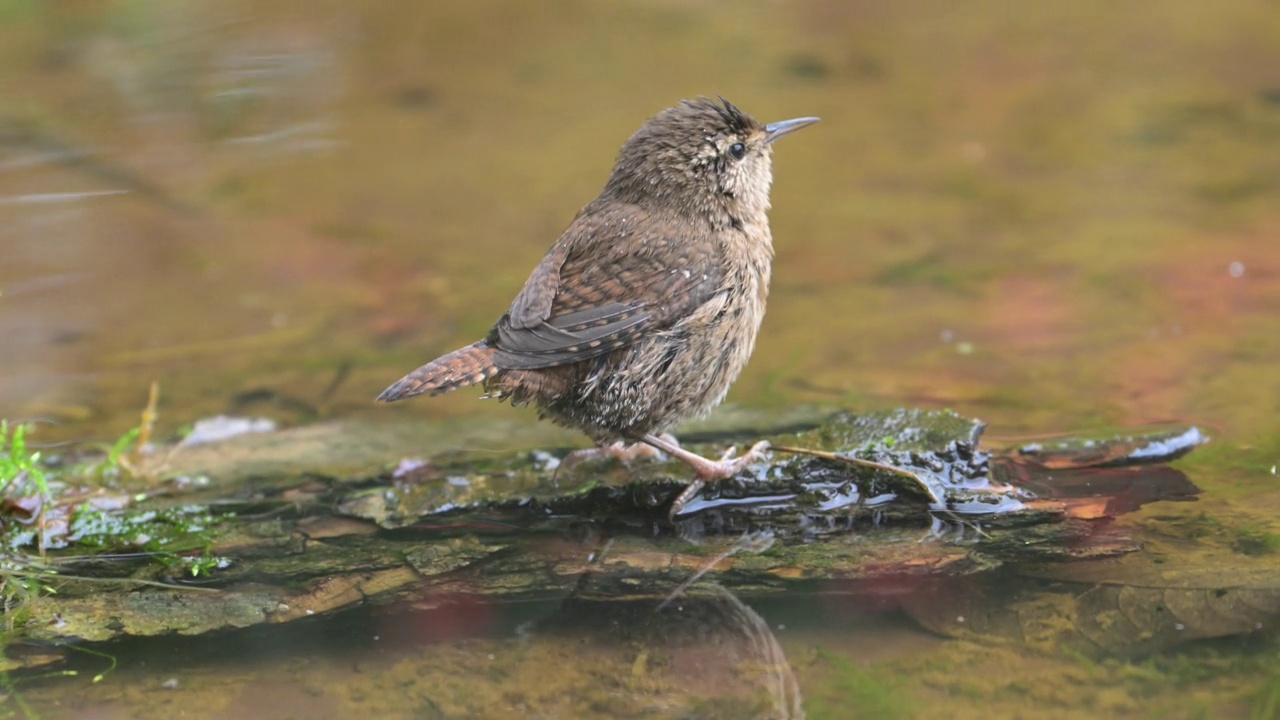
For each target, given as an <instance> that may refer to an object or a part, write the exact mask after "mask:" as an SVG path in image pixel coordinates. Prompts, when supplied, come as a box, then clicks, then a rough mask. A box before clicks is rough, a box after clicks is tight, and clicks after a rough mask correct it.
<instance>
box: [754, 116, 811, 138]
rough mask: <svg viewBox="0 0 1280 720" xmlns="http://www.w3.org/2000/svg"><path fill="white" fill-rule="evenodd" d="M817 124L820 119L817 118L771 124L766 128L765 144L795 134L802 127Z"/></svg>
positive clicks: (803, 118)
mask: <svg viewBox="0 0 1280 720" xmlns="http://www.w3.org/2000/svg"><path fill="white" fill-rule="evenodd" d="M816 122H818V118H816V117H802V118H792V119H790V120H783V121H782V122H776V123H769V124H768V125H765V126H764V141H765V144H768V143H771V142H773V141H774V140H777V139H778V138H780V137H782V136H783V135H786V134H787V133H791V132H795V131H796V130H799V129H800V128H802V127H807V126H809V125H812V124H814V123H816Z"/></svg>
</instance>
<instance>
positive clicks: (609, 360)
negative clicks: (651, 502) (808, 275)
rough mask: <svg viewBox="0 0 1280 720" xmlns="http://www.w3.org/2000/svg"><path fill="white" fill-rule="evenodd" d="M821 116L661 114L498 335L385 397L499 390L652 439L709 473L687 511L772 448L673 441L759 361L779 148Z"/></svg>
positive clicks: (598, 433)
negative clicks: (707, 449)
mask: <svg viewBox="0 0 1280 720" xmlns="http://www.w3.org/2000/svg"><path fill="white" fill-rule="evenodd" d="M817 120H818V118H813V117H803V118H796V119H793V120H784V121H782V122H776V123H770V124H768V125H764V124H761V123H759V122H757V121H756V120H755V119H754V118H752V117H751V116H750V115H747V114H746V113H744V112H743V111H741V110H739V109H738V108H737V107H735V106H734V105H733V104H732V103H730V102H728V101H727V100H724V99H720V100H719V101H716V100H711V99H707V98H698V99H696V100H684V101H681V103H680V104H679V105H677V106H676V107H673V108H669V109H667V110H664V111H662V112H660V113H658V114H657V115H655V116H654V117H652V118H650V119H649V120H648V121H647V122H645V124H644V125H643V126H642V127H641V128H640V129H639V130H637V131H636V133H635V134H634V135H632V136H631V138H630V139H629V140H627V142H626V143H625V144H624V145H623V146H622V149H621V150H620V151H619V153H618V159H617V162H616V163H615V164H614V167H613V172H612V174H611V175H610V176H609V181H608V182H607V183H606V184H605V186H604V190H602V191H601V192H600V195H599V197H597V198H596V199H595V200H593V201H591V203H590V204H588V205H587V206H586V207H584V208H583V209H582V210H581V211H579V212H578V215H577V216H576V217H575V218H574V219H573V222H571V223H570V224H569V227H568V228H567V229H566V230H565V231H564V233H563V234H562V235H561V236H560V239H559V240H557V241H556V243H555V244H554V245H552V246H551V249H550V250H549V251H548V252H547V254H546V257H544V258H543V259H542V262H541V263H539V264H538V266H537V267H536V268H535V269H534V271H533V274H532V275H530V276H529V279H528V280H527V281H526V282H525V284H524V289H522V290H521V291H520V293H519V294H518V295H517V296H516V299H515V301H514V302H512V303H511V307H510V309H508V310H507V312H506V314H504V315H503V316H502V317H501V318H500V319H499V320H498V322H497V324H496V325H494V326H493V329H492V330H490V331H489V334H488V335H486V336H485V338H484V340H481V341H480V342H478V343H475V344H474V345H469V346H467V347H464V348H462V349H461V350H456V351H454V352H452V353H449V354H448V355H445V356H443V357H440V358H437V359H435V360H432V361H431V362H429V363H427V364H426V365H423V366H422V367H420V368H418V369H417V370H414V371H413V372H411V373H409V374H408V375H406V376H405V377H404V378H402V379H401V380H399V381H398V382H396V383H395V384H394V385H392V386H391V387H389V388H387V389H386V390H385V391H383V393H382V394H381V395H379V396H378V399H379V400H382V401H385V402H392V401H394V400H400V399H402V398H407V397H411V396H414V395H420V394H423V393H427V394H431V395H440V394H443V393H447V392H450V391H452V390H456V389H458V388H460V387H464V386H467V385H475V384H483V386H484V389H485V390H486V397H497V398H500V399H505V400H510V401H511V402H512V404H514V405H525V404H529V403H532V404H533V405H535V406H536V407H537V408H538V410H539V415H540V416H541V417H546V418H550V419H551V420H553V421H554V422H556V423H559V424H561V425H565V426H568V427H573V428H577V429H579V430H582V431H583V432H585V433H586V434H587V435H588V436H589V437H590V438H591V439H592V440H593V441H594V442H595V443H596V445H597V446H598V447H600V448H608V447H614V446H617V447H620V446H621V444H622V443H626V444H631V443H645V444H646V445H649V446H651V447H654V448H657V449H658V450H661V451H662V452H665V453H667V454H668V455H671V456H673V457H676V458H679V459H680V460H683V461H684V462H686V463H688V464H689V465H691V466H692V467H693V469H694V471H695V473H696V477H695V483H694V484H693V485H692V486H691V487H690V488H689V489H688V490H686V491H685V492H684V493H682V494H681V495H680V497H678V498H677V499H676V500H675V501H674V503H673V507H672V510H671V514H672V515H673V516H674V515H675V514H677V513H678V512H679V511H680V510H681V509H682V508H683V506H684V505H685V503H686V502H687V501H688V500H689V499H690V498H691V497H692V496H693V493H694V492H696V491H697V489H698V488H700V487H701V486H702V482H703V481H709V480H722V479H726V478H729V477H732V476H734V475H735V474H737V473H738V472H739V471H740V470H742V468H743V467H744V466H746V465H747V464H748V463H750V462H752V461H753V460H758V459H761V458H763V454H764V452H765V451H766V450H767V449H768V443H767V442H759V443H756V445H755V446H753V447H752V448H751V450H750V451H749V452H747V453H745V454H744V455H742V456H741V457H738V458H732V450H731V451H730V452H729V453H726V455H725V457H724V458H722V459H720V460H709V459H707V458H704V457H702V456H700V455H696V454H694V453H691V452H689V451H687V450H684V449H683V448H681V447H680V446H679V445H678V444H676V443H675V442H674V439H673V438H671V436H670V435H664V433H667V432H668V431H669V430H671V429H672V428H674V427H675V426H676V425H677V424H678V423H680V422H682V421H684V420H688V419H690V418H695V417H700V416H703V415H705V414H707V413H708V412H709V411H710V410H711V409H712V408H714V407H716V406H717V405H719V404H720V402H721V400H723V399H724V396H725V394H726V393H727V392H728V391H729V386H730V385H731V384H732V383H733V381H734V380H736V379H737V377H738V374H739V373H740V372H741V371H742V368H743V367H744V366H745V365H746V364H747V359H748V358H749V357H750V356H751V351H752V349H753V348H754V346H755V342H756V334H757V332H758V331H759V329H760V323H761V321H762V320H763V319H764V310H765V300H766V298H767V297H768V294H769V275H770V267H771V263H772V260H773V240H772V235H771V233H770V230H769V218H768V211H769V186H770V184H771V183H772V180H773V170H772V158H771V156H772V152H773V142H774V141H775V140H777V139H778V138H780V137H782V136H783V135H786V134H788V133H790V132H793V131H795V130H799V129H800V128H803V127H805V126H807V125H810V124H812V123H815V122H817Z"/></svg>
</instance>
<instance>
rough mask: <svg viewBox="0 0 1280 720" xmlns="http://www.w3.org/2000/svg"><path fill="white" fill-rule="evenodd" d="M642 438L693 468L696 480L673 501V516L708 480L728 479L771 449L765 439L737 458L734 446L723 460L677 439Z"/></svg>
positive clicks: (678, 512)
mask: <svg viewBox="0 0 1280 720" xmlns="http://www.w3.org/2000/svg"><path fill="white" fill-rule="evenodd" d="M673 439H674V438H673ZM640 441H641V442H643V443H645V444H646V445H652V446H653V447H655V448H658V449H659V450H661V451H662V452H664V453H666V454H668V455H670V456H671V457H673V458H676V459H678V460H682V461H684V462H685V463H687V464H688V465H689V466H690V467H692V468H693V471H694V476H693V482H692V483H690V484H689V487H687V488H685V489H684V491H683V492H681V493H680V495H679V496H677V497H676V499H675V501H674V502H672V503H671V513H670V515H671V517H675V516H676V515H679V514H680V511H681V510H683V509H684V506H685V505H688V504H689V501H690V500H692V499H693V496H694V495H697V494H698V491H699V490H701V489H702V487H703V486H704V485H705V484H706V483H707V482H713V481H717V480H728V479H729V478H731V477H733V476H734V475H737V474H738V473H739V472H742V469H743V468H744V467H746V466H747V465H749V464H751V463H753V462H756V461H758V460H764V459H766V456H765V452H766V451H767V450H768V449H769V441H768V440H761V441H760V442H758V443H756V444H755V445H752V446H751V449H750V450H748V451H747V452H746V453H745V454H743V456H742V457H739V458H735V457H734V448H729V449H728V450H726V451H725V453H724V455H722V456H721V457H720V459H719V460H708V459H706V458H704V457H702V456H701V455H698V454H696V453H691V452H689V451H688V450H685V449H684V448H682V447H680V446H679V445H677V444H675V443H672V442H668V440H667V439H666V438H663V437H654V436H653V435H645V436H644V437H642V438H640Z"/></svg>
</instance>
